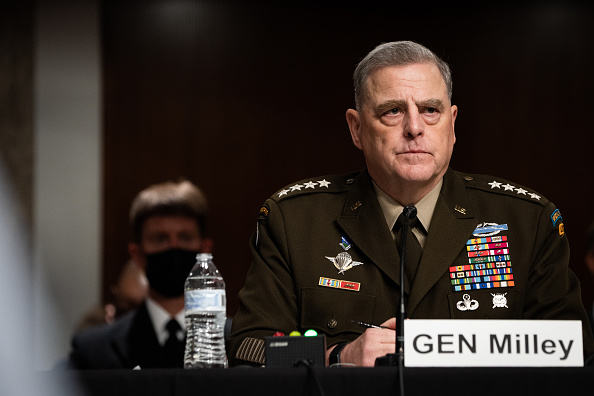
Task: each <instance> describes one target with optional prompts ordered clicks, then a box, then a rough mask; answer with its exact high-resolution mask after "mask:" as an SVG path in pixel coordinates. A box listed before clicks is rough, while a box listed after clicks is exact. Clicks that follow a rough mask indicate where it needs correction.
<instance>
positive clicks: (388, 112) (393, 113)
mask: <svg viewBox="0 0 594 396" xmlns="http://www.w3.org/2000/svg"><path fill="white" fill-rule="evenodd" d="M400 113H401V111H400V109H399V108H394V109H390V110H388V111H387V112H386V114H388V115H395V114H400Z"/></svg>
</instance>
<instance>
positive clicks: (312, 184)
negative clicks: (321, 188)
mask: <svg viewBox="0 0 594 396" xmlns="http://www.w3.org/2000/svg"><path fill="white" fill-rule="evenodd" d="M303 186H304V187H305V188H315V187H316V183H314V182H311V181H308V182H307V183H303Z"/></svg>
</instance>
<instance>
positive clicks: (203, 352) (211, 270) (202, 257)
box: [184, 253, 227, 368]
mask: <svg viewBox="0 0 594 396" xmlns="http://www.w3.org/2000/svg"><path fill="white" fill-rule="evenodd" d="M184 296H185V309H186V311H185V314H186V331H187V333H186V351H185V356H184V367H185V368H215V367H220V368H223V367H227V355H226V353H225V333H224V330H225V320H226V313H227V298H226V294H225V282H224V281H223V277H222V276H221V274H220V273H219V270H218V269H217V267H215V265H214V263H213V261H212V254H210V253H199V254H198V255H196V264H195V265H194V268H192V271H191V272H190V275H188V279H186V285H185V293H184Z"/></svg>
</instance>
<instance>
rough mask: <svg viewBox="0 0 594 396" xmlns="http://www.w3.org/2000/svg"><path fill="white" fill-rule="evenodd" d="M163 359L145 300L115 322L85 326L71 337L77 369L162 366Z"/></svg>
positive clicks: (73, 365)
mask: <svg viewBox="0 0 594 396" xmlns="http://www.w3.org/2000/svg"><path fill="white" fill-rule="evenodd" d="M163 361H164V352H163V348H162V347H161V345H160V344H159V341H158V340H157V336H156V333H155V330H154V328H153V324H152V322H151V319H150V317H149V314H148V311H147V308H146V305H145V304H144V303H143V304H142V305H141V306H140V307H139V308H138V309H137V310H136V311H132V312H130V313H128V314H126V315H124V316H122V317H121V318H119V319H118V320H117V321H116V322H115V323H113V324H107V325H102V326H99V327H95V328H91V329H88V330H85V331H83V332H81V333H79V334H77V335H76V336H75V337H74V338H73V340H72V352H71V354H70V364H71V366H72V367H73V368H77V369H132V368H134V367H136V366H140V368H142V369H145V368H162V367H164V366H163ZM182 365H183V362H182V361H180V362H179V367H182Z"/></svg>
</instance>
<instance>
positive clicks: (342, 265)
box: [325, 252, 363, 274]
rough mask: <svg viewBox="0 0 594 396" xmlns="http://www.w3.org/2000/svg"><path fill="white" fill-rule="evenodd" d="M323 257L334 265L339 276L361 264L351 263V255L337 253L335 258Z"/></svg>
mask: <svg viewBox="0 0 594 396" xmlns="http://www.w3.org/2000/svg"><path fill="white" fill-rule="evenodd" d="M325 257H326V258H327V259H328V260H330V261H331V262H332V264H334V266H335V267H336V269H337V270H338V273H339V274H344V272H345V271H348V270H350V269H351V268H353V267H355V266H357V265H361V264H363V263H361V262H359V261H353V258H352V257H351V255H350V254H348V253H347V252H341V253H338V254H337V255H336V257H328V256H325Z"/></svg>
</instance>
